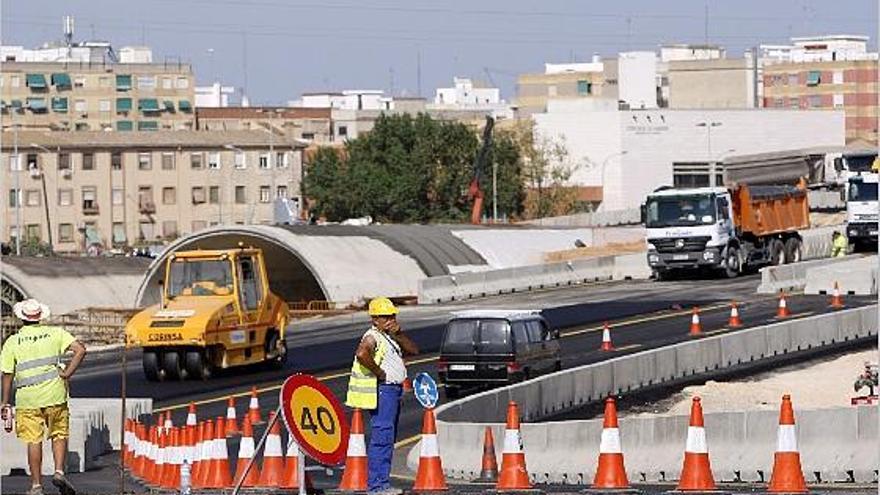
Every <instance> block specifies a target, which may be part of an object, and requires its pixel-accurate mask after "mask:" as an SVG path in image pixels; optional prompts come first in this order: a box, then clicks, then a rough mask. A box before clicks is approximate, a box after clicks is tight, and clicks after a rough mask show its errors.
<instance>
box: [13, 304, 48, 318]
mask: <svg viewBox="0 0 880 495" xmlns="http://www.w3.org/2000/svg"><path fill="white" fill-rule="evenodd" d="M12 312H13V313H15V316H16V317H17V318H18V319H19V320H23V321H40V320H45V319H47V318H49V315H50V314H51V313H50V312H49V306H46V305H45V304H43V303H41V302H40V301H37V300H36V299H25V300H24V301H20V302H17V303H15V306H13V307H12Z"/></svg>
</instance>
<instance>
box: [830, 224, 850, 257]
mask: <svg viewBox="0 0 880 495" xmlns="http://www.w3.org/2000/svg"><path fill="white" fill-rule="evenodd" d="M847 247H848V246H847V242H846V236H844V235H843V234H841V233H840V232H838V231H836V230H835V231H834V232H832V233H831V257H832V258H837V257H840V256H846V250H847Z"/></svg>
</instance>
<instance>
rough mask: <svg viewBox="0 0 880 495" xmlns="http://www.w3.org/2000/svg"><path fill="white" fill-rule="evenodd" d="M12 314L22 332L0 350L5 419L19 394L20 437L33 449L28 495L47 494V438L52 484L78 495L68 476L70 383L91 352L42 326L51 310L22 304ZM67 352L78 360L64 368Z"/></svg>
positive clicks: (66, 493) (64, 494)
mask: <svg viewBox="0 0 880 495" xmlns="http://www.w3.org/2000/svg"><path fill="white" fill-rule="evenodd" d="M13 312H14V313H15V316H17V317H18V318H19V319H20V320H21V321H22V327H21V329H20V330H19V331H18V332H17V333H16V334H15V335H12V336H11V337H9V338H8V339H6V342H4V343H3V348H2V349H0V372H2V375H3V381H2V383H3V397H2V402H0V414H2V416H3V418H4V419H6V418H8V417H9V415H11V414H13V412H12V408H11V405H10V399H11V395H12V391H13V390H15V413H14V419H15V435H16V436H17V437H18V438H19V439H20V440H21V441H23V442H25V443H26V444H27V447H28V448H27V450H28V453H27V455H28V467H29V468H30V474H31V489H30V490H29V491H28V492H27V493H28V495H42V494H43V487H42V465H43V439H44V438H45V437H46V436H48V438H49V440H50V441H51V442H52V454H53V458H54V461H55V473H54V474H53V476H52V484H54V485H55V486H56V487H58V489H59V490H60V491H61V494H62V495H74V494H75V493H76V490H74V488H73V485H71V484H70V481H68V479H67V477H66V476H65V475H64V467H65V466H64V464H65V459H66V456H67V438H68V437H69V436H70V412H69V411H68V408H67V402H68V396H69V386H68V379H69V378H70V377H71V376H73V373H74V372H75V371H76V369H77V367H78V366H79V364H80V362H82V359H83V357H84V356H85V353H86V349H85V347H84V346H83V345H82V344H80V343H79V342H77V340H76V339H75V338H74V337H73V336H72V335H71V334H69V333H68V332H66V331H65V330H63V329H61V328H59V327H54V326H49V325H43V324H41V323H40V321H41V320H43V319H45V318H48V316H49V308H48V307H46V306H45V305H44V304H41V303H40V302H38V301H36V300H34V299H28V300H26V301H22V302H19V303H17V304H16V305H15V307H14V308H13ZM68 351H72V352H73V359H71V361H70V363H69V364H68V365H67V366H62V365H61V358H62V356H64V354H66V353H67V352H68Z"/></svg>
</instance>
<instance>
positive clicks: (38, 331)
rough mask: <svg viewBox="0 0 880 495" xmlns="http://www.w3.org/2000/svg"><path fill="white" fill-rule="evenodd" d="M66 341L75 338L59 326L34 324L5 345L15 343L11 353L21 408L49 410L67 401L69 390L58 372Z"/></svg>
mask: <svg viewBox="0 0 880 495" xmlns="http://www.w3.org/2000/svg"><path fill="white" fill-rule="evenodd" d="M58 332H63V335H59V333H58ZM65 337H67V339H65ZM67 340H72V337H70V336H69V334H67V333H66V332H64V331H63V330H61V329H59V328H58V327H52V326H44V325H35V326H31V327H26V330H25V331H21V332H19V333H17V334H16V335H14V336H12V337H10V338H9V340H8V341H7V342H6V344H7V345H10V344H13V343H14V344H13V345H10V349H9V350H10V351H11V352H13V354H14V355H15V379H14V381H13V386H14V387H15V389H16V390H17V395H16V402H17V403H18V404H19V406H20V407H22V408H25V409H28V408H31V407H47V406H50V405H54V404H57V403H60V402H64V401H65V400H66V398H67V389H66V386H65V385H64V381H63V380H62V379H61V377H60V376H59V374H58V372H59V371H60V369H61V357H62V356H63V354H64V352H65V350H66V346H65V342H66V341H67ZM61 347H64V348H61ZM34 394H36V395H34ZM32 402H33V403H32Z"/></svg>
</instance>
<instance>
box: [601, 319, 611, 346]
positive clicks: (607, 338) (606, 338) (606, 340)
mask: <svg viewBox="0 0 880 495" xmlns="http://www.w3.org/2000/svg"><path fill="white" fill-rule="evenodd" d="M599 350H600V351H613V350H614V344H612V343H611V329H609V328H608V322H605V323H604V324H603V325H602V346H601V347H599Z"/></svg>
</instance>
